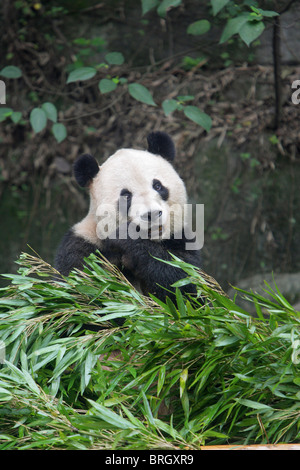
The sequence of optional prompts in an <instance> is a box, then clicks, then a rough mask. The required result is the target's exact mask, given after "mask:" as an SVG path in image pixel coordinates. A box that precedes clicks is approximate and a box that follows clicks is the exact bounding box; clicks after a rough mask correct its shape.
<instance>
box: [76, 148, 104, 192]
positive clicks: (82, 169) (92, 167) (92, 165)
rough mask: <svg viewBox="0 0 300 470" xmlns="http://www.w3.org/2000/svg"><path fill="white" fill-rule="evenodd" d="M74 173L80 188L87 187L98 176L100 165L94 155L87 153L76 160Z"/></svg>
mask: <svg viewBox="0 0 300 470" xmlns="http://www.w3.org/2000/svg"><path fill="white" fill-rule="evenodd" d="M73 171H74V176H75V178H76V181H77V183H78V184H79V186H82V187H85V186H87V185H88V184H89V183H90V181H91V180H92V179H93V178H94V177H95V176H96V175H97V173H98V171H99V165H98V163H97V161H96V159H95V158H94V157H93V156H92V155H89V154H88V153H85V154H84V155H81V156H80V157H78V158H77V160H75V163H74V166H73Z"/></svg>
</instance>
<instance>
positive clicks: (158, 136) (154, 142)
mask: <svg viewBox="0 0 300 470" xmlns="http://www.w3.org/2000/svg"><path fill="white" fill-rule="evenodd" d="M147 141H148V151H149V152H151V153H154V154H155V155H161V156H162V157H164V158H165V159H166V160H168V161H169V162H172V161H173V160H174V158H175V153H176V152H175V145H174V142H173V140H172V139H171V137H170V136H169V135H168V134H166V133H165V132H160V131H157V132H151V134H149V135H148V137H147Z"/></svg>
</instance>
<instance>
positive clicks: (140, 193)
mask: <svg viewBox="0 0 300 470" xmlns="http://www.w3.org/2000/svg"><path fill="white" fill-rule="evenodd" d="M90 195H91V208H90V213H91V211H92V212H93V213H94V215H95V216H96V220H97V236H98V237H99V238H100V239H104V238H106V237H107V236H111V234H112V232H113V231H114V230H115V229H116V227H122V226H125V225H126V226H127V225H128V223H129V224H130V225H131V228H132V233H131V234H130V236H131V235H132V236H133V238H134V237H136V238H137V237H138V236H141V235H138V232H140V231H141V232H142V233H147V236H148V238H151V239H154V240H155V239H167V238H170V235H171V234H175V233H177V232H178V233H181V231H182V228H183V226H184V212H183V209H184V205H185V204H186V202H187V195H186V190H185V185H184V183H183V181H182V180H181V178H180V177H179V175H178V174H177V172H176V171H175V170H174V168H173V167H172V165H171V164H170V163H169V162H168V161H167V160H165V159H164V158H162V157H161V156H158V155H154V154H152V153H149V152H147V151H141V150H132V149H122V150H118V151H117V152H116V153H115V154H114V155H112V156H111V157H110V158H108V160H106V162H105V163H104V164H103V165H102V166H101V167H100V171H99V173H98V174H97V175H96V176H95V178H94V179H93V181H92V183H91V185H90ZM90 215H91V214H90Z"/></svg>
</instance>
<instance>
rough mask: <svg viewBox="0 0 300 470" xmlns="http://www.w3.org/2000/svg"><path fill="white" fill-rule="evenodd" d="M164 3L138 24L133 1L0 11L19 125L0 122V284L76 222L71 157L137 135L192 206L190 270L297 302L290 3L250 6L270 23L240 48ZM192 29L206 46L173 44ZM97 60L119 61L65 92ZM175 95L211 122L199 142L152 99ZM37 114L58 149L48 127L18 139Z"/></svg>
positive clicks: (298, 38) (297, 39)
mask: <svg viewBox="0 0 300 470" xmlns="http://www.w3.org/2000/svg"><path fill="white" fill-rule="evenodd" d="M178 3H179V5H178V6H177V7H174V8H171V9H170V10H169V11H168V12H167V15H166V16H165V17H160V16H159V15H158V14H157V12H156V11H155V9H153V10H151V11H149V12H148V13H147V14H145V15H142V8H141V2H140V1H139V0H129V1H128V0H126V1H125V0H110V1H102V2H99V1H89V0H78V1H68V0H64V1H60V2H55V1H47V2H46V1H44V2H32V1H29V0H20V1H16V2H11V1H7V0H5V1H3V2H2V11H1V22H2V24H3V29H2V35H1V54H0V57H1V59H0V61H1V63H0V68H1V69H3V68H4V67H5V66H8V65H14V66H18V67H19V68H20V69H21V70H22V77H20V78H17V79H4V80H5V82H6V106H9V107H10V108H12V109H13V110H14V111H18V112H22V118H21V119H20V120H19V121H18V122H17V123H15V122H13V121H12V120H11V119H3V121H2V122H1V130H0V142H1V150H0V212H1V217H0V223H1V239H0V256H1V269H0V271H1V272H12V271H15V269H16V266H15V263H14V261H15V260H16V259H17V258H18V256H19V253H20V252H21V251H23V250H25V251H28V250H29V248H28V246H27V245H30V246H31V247H32V248H33V249H34V250H35V251H36V252H37V253H39V254H40V255H41V256H42V257H43V258H44V259H46V260H47V261H48V262H52V261H53V257H54V252H55V248H56V247H57V244H58V243H59V240H60V238H61V237H62V235H63V233H64V232H65V230H66V229H67V228H68V227H69V226H70V225H71V224H73V223H75V222H76V221H78V220H80V218H82V217H83V216H84V215H85V213H86V210H87V207H88V201H87V197H86V194H85V193H84V192H83V191H81V190H79V189H78V188H77V186H76V184H75V182H74V180H73V177H72V163H73V162H74V160H75V158H76V157H77V156H78V155H79V154H81V153H83V152H89V153H92V154H93V155H95V157H96V158H97V159H98V161H99V162H101V161H103V160H104V159H105V158H107V157H108V156H109V155H111V154H112V153H113V152H114V151H115V150H117V149H118V148H120V147H136V148H145V146H146V136H147V134H148V133H149V132H150V131H152V130H164V131H166V132H168V133H170V135H172V137H173V139H174V141H175V142H176V146H177V163H176V166H177V169H178V171H179V173H180V174H181V175H182V177H183V178H184V180H185V182H186V184H187V188H188V192H189V195H190V199H191V201H192V202H197V203H204V204H205V243H204V248H203V267H204V269H205V270H206V271H207V272H208V273H209V274H211V275H212V276H214V277H215V278H216V279H217V280H218V281H219V282H220V283H221V285H222V286H223V287H224V288H225V289H227V288H228V286H229V284H234V285H236V284H241V285H244V286H245V287H247V288H251V287H254V284H255V285H256V284H257V283H258V284H260V283H261V282H262V279H264V278H268V277H270V275H271V273H272V271H273V272H274V273H275V278H276V279H277V280H278V283H279V285H280V288H281V289H282V290H283V292H284V293H285V294H286V295H288V297H289V299H290V300H291V301H293V302H294V301H297V300H298V299H299V297H298V292H299V288H298V286H299V279H300V274H299V273H300V248H299V245H300V240H299V199H300V195H299V161H300V159H299V151H300V131H299V111H300V104H298V105H296V104H293V103H292V101H291V95H292V92H293V91H294V90H292V83H293V82H294V81H295V80H299V79H300V58H299V50H300V28H299V26H300V8H299V4H298V2H293V1H287V0H286V1H267V0H266V1H262V2H252V3H258V4H259V6H260V7H261V8H266V9H271V10H275V11H277V12H279V13H281V14H280V23H279V21H278V20H276V21H277V23H275V20H274V19H273V18H270V21H268V22H266V28H265V31H264V33H263V34H262V35H261V36H260V37H259V38H258V39H257V40H256V41H254V42H253V43H252V44H251V46H250V47H247V46H246V45H245V44H244V43H243V42H242V41H241V40H240V39H239V38H236V37H235V38H232V39H231V40H230V41H227V42H225V43H224V44H220V43H219V41H220V36H221V34H222V30H223V29H224V25H225V23H226V20H227V19H228V18H227V17H226V14H225V13H224V14H223V15H218V16H213V15H212V11H211V4H210V2H208V1H207V2H206V1H203V2H199V1H195V0H187V1H182V2H178ZM236 3H237V4H243V5H244V4H245V3H246V2H236ZM248 3H249V4H250V3H251V2H248ZM197 19H208V20H209V21H210V22H211V28H210V30H209V32H208V33H207V34H205V35H201V36H192V35H190V34H187V28H188V26H189V25H190V24H191V23H192V22H193V21H195V20H197ZM279 26H280V27H279ZM109 52H120V53H122V55H123V57H124V59H125V60H124V62H123V63H122V64H120V65H118V64H110V66H109V67H99V68H98V69H97V75H96V76H95V77H93V78H92V79H91V80H87V81H82V82H75V83H69V84H67V77H68V75H69V73H70V72H71V71H72V70H74V69H75V68H76V67H81V66H90V65H91V66H95V65H96V64H101V63H102V62H103V61H104V60H105V56H106V54H107V53H109ZM274 64H275V65H276V67H275V68H274ZM111 77H122V78H123V79H124V84H123V85H122V84H120V85H118V87H117V88H116V89H115V90H114V91H113V92H111V93H105V94H103V93H100V91H99V87H98V83H99V80H101V79H103V78H111ZM128 83H141V84H143V85H144V86H145V87H147V88H148V89H149V90H150V91H151V93H152V96H153V97H154V99H155V102H156V103H157V106H149V105H147V104H144V103H141V102H138V101H136V100H134V99H133V98H132V97H131V96H130V95H129V94H128V93H127V91H126V86H127V84H128ZM187 95H188V96H192V97H193V99H192V104H194V105H196V106H198V107H199V108H201V109H202V110H203V111H205V113H207V114H208V115H209V116H210V117H211V119H212V127H211V129H210V131H209V132H207V131H205V130H204V129H203V128H202V127H201V126H199V125H198V124H196V123H194V122H192V121H190V120H189V119H187V118H186V117H185V116H184V114H183V113H182V112H180V111H175V112H174V113H172V114H170V115H168V116H166V115H165V113H164V112H163V109H162V107H161V103H162V102H163V101H164V100H165V99H173V98H175V97H178V96H187ZM45 102H51V103H53V104H55V106H56V108H57V110H58V121H59V122H60V123H63V124H64V125H65V127H66V129H67V137H66V138H65V139H64V140H63V141H61V142H58V141H57V140H56V139H55V137H54V136H53V133H52V132H51V126H50V124H49V125H47V126H46V127H45V129H43V130H42V131H41V132H39V133H35V132H34V131H33V129H32V127H31V126H30V123H29V115H30V112H31V111H32V109H33V108H34V107H37V106H40V105H41V104H42V103H45ZM1 107H3V105H1ZM253 276H254V277H253ZM249 278H250V279H249ZM245 279H246V281H245ZM243 282H244V284H243Z"/></svg>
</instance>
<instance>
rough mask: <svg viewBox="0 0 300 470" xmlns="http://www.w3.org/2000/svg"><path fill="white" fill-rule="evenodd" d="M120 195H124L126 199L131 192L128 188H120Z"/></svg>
mask: <svg viewBox="0 0 300 470" xmlns="http://www.w3.org/2000/svg"><path fill="white" fill-rule="evenodd" d="M120 196H122V197H126V198H127V199H129V198H131V197H132V193H131V192H130V191H129V190H128V189H122V191H121V192H120Z"/></svg>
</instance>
